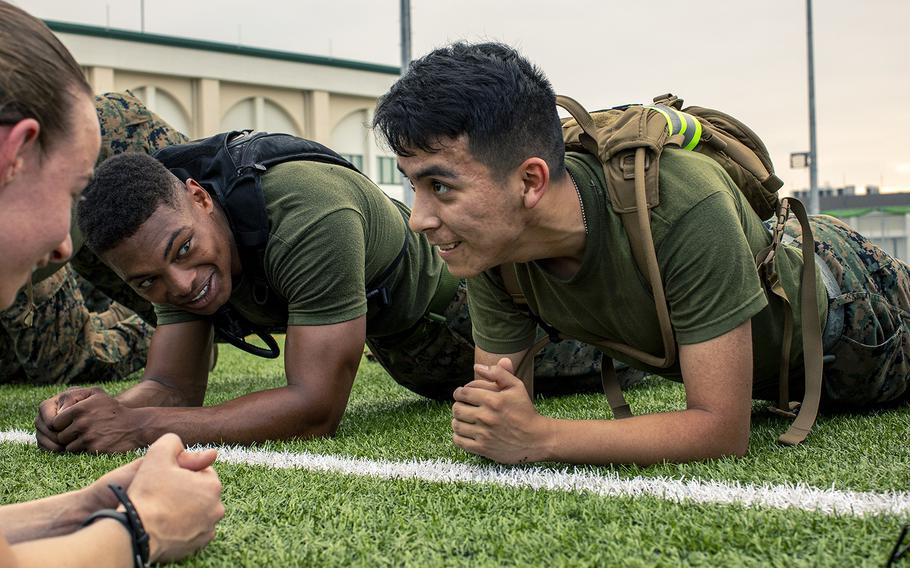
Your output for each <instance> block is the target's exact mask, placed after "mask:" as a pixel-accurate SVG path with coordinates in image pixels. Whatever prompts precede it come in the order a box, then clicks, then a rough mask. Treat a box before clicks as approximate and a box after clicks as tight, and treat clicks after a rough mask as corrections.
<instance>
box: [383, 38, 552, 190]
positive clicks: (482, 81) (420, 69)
mask: <svg viewBox="0 0 910 568" xmlns="http://www.w3.org/2000/svg"><path fill="white" fill-rule="evenodd" d="M373 127H374V128H376V129H377V130H378V131H379V132H381V133H382V135H383V136H384V137H385V139H386V141H387V142H388V144H389V146H390V147H391V148H392V150H393V151H394V152H395V153H396V154H398V155H399V156H412V155H413V152H414V150H421V151H423V152H431V153H432V152H436V151H438V150H439V149H440V146H439V143H440V140H441V139H445V138H457V137H459V136H461V135H462V134H466V135H467V137H468V149H469V150H470V151H471V154H472V155H473V156H474V157H475V158H477V159H478V160H479V161H480V162H482V163H484V164H485V165H486V166H487V167H489V168H490V170H491V171H492V172H493V173H494V175H500V176H501V175H505V174H507V173H508V172H510V171H511V170H512V169H514V168H516V167H518V165H519V164H521V163H522V162H523V161H524V160H526V159H528V158H530V157H532V156H537V157H540V158H542V159H544V160H545V161H546V162H547V166H549V168H550V171H551V176H552V177H553V178H554V179H559V178H561V177H562V175H563V172H564V170H565V145H564V144H563V139H562V128H561V125H560V122H559V115H558V113H557V112H556V94H555V93H554V92H553V87H552V86H551V85H550V81H549V80H548V79H547V78H546V76H545V75H544V74H543V72H542V71H541V70H540V69H539V68H538V67H536V66H535V65H534V64H532V63H531V62H529V61H528V60H527V59H525V58H524V57H522V55H521V54H520V53H518V51H516V50H515V49H513V48H511V47H509V46H507V45H505V44H502V43H478V44H469V43H465V42H458V43H454V44H452V45H449V46H446V47H442V48H439V49H436V50H434V51H432V52H431V53H429V54H428V55H425V56H424V57H421V58H420V59H417V60H415V61H413V62H412V63H411V65H410V66H409V67H408V70H407V72H406V73H405V75H404V76H403V77H402V78H401V79H399V80H398V82H396V83H395V84H394V85H393V86H392V88H391V89H390V90H389V92H388V93H386V94H385V95H383V96H382V98H380V100H379V104H378V105H377V107H376V114H375V117H374V119H373Z"/></svg>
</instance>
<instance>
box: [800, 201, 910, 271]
mask: <svg viewBox="0 0 910 568" xmlns="http://www.w3.org/2000/svg"><path fill="white" fill-rule="evenodd" d="M819 193H820V196H819V209H820V211H821V212H822V213H824V214H825V215H831V216H832V217H837V218H839V219H842V220H843V221H844V222H846V223H847V224H849V225H850V226H851V227H854V228H855V229H856V230H857V231H859V232H860V233H862V234H863V236H865V237H868V238H869V239H871V240H872V241H873V242H875V244H877V245H878V246H880V247H882V249H884V250H885V252H887V253H888V254H891V255H892V256H895V257H897V258H899V259H901V260H903V261H907V260H908V258H910V256H908V252H910V250H908V242H907V241H908V237H910V193H879V192H878V187H877V186H866V195H855V194H854V191H853V186H849V187H847V188H837V189H832V188H824V189H822V190H820V192H819ZM794 196H795V197H797V198H798V199H800V200H802V201H803V202H804V203H808V201H809V192H808V191H807V190H802V191H797V192H794Z"/></svg>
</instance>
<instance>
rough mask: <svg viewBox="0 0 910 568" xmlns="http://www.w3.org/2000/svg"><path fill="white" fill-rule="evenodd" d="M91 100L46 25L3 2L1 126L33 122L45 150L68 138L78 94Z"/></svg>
mask: <svg viewBox="0 0 910 568" xmlns="http://www.w3.org/2000/svg"><path fill="white" fill-rule="evenodd" d="M79 94H84V95H86V96H91V94H92V89H91V87H89V84H88V82H87V81H86V80H85V75H83V73H82V68H81V67H79V64H78V63H76V61H75V60H74V59H73V56H72V55H70V52H69V51H67V49H66V48H65V47H64V46H63V44H62V43H60V40H59V39H57V36H55V35H54V34H53V33H52V32H51V30H49V29H48V27H47V26H45V25H44V23H43V22H42V21H41V20H39V19H38V18H35V17H34V16H30V15H29V14H27V13H25V12H24V11H22V10H21V9H19V8H17V7H15V6H13V5H12V4H10V3H8V2H4V1H3V0H0V125H10V124H16V123H18V122H19V121H21V120H24V119H27V118H32V119H35V120H37V121H38V124H39V125H41V130H40V131H39V132H38V144H39V146H40V148H41V150H42V151H43V152H45V153H46V152H47V150H48V148H50V147H51V146H52V145H53V141H54V140H56V139H60V138H64V137H65V134H66V131H67V130H68V129H69V127H70V124H69V121H70V112H71V111H70V109H72V108H73V96H78V95H79Z"/></svg>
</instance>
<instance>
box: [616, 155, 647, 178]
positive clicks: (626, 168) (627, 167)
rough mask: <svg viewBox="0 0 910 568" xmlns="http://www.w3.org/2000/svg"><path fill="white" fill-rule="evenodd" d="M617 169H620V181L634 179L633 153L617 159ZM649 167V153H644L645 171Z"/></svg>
mask: <svg viewBox="0 0 910 568" xmlns="http://www.w3.org/2000/svg"><path fill="white" fill-rule="evenodd" d="M619 167H620V168H621V169H622V179H635V153H634V152H630V153H628V154H624V155H623V156H622V158H620V159H619ZM650 167H651V153H650V152H645V171H648V168H650Z"/></svg>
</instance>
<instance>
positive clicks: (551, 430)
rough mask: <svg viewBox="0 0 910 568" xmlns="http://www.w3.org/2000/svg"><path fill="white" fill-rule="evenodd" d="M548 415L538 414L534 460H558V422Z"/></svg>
mask: <svg viewBox="0 0 910 568" xmlns="http://www.w3.org/2000/svg"><path fill="white" fill-rule="evenodd" d="M560 422H561V421H560V420H557V419H555V418H550V417H548V416H540V420H539V421H538V424H537V426H536V431H537V435H536V439H537V440H538V443H537V448H536V454H537V455H535V456H534V461H559V457H558V454H559V423H560Z"/></svg>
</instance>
